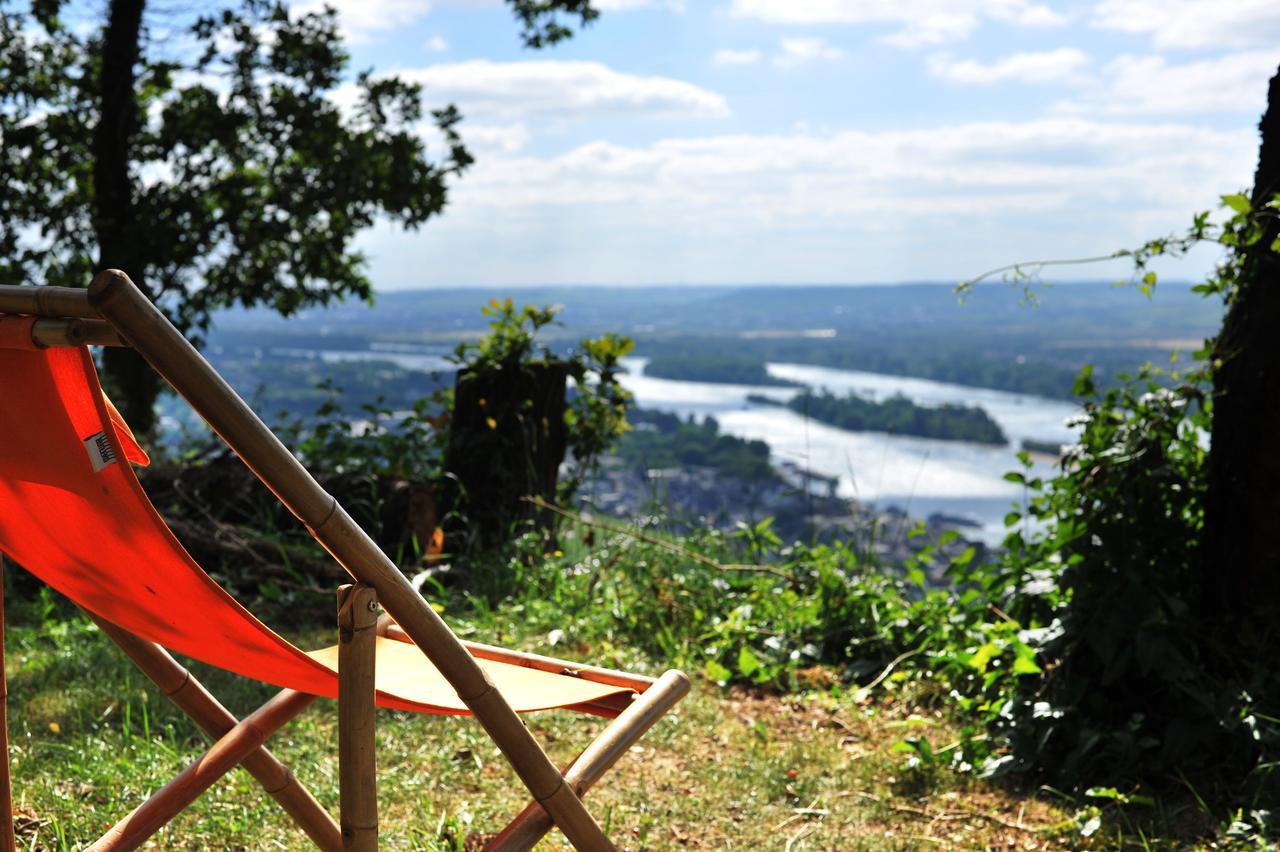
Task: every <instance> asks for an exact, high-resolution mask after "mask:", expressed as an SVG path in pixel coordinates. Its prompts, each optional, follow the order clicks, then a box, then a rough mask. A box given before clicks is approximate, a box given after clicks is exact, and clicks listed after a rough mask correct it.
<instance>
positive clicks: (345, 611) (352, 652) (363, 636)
mask: <svg viewBox="0 0 1280 852" xmlns="http://www.w3.org/2000/svg"><path fill="white" fill-rule="evenodd" d="M377 627H378V596H377V593H376V592H375V591H374V590H373V588H372V587H370V586H366V585H363V584H361V583H357V584H354V585H346V586H341V587H340V588H339V589H338V791H339V800H340V802H341V805H340V807H341V822H342V847H343V849H346V850H349V852H375V850H377V848H378V792H377V775H376V766H375V755H374V724H375V721H376V719H375V716H376V711H377V707H376V706H375V703H374V701H375V695H374V666H375V662H376V655H375V643H376V641H377V638H378V636H377Z"/></svg>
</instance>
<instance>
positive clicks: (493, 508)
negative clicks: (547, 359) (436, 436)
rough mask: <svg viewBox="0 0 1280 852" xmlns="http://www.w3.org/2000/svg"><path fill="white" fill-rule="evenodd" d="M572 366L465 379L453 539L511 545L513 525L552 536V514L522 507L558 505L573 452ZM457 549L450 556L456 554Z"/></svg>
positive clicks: (452, 442)
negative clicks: (569, 425)
mask: <svg viewBox="0 0 1280 852" xmlns="http://www.w3.org/2000/svg"><path fill="white" fill-rule="evenodd" d="M568 374H569V371H568V365H567V364H564V363H561V362H551V363H549V364H524V365H519V366H511V367H504V368H502V369H499V370H494V371H492V372H485V373H472V372H470V371H467V370H463V371H460V372H459V373H458V380H457V385H456V387H455V390H454V404H453V415H452V418H451V420H450V423H449V444H448V447H447V449H446V451H445V470H446V471H448V473H450V474H451V475H452V476H453V477H456V479H455V480H451V481H450V483H449V485H448V487H446V489H445V492H444V494H443V495H442V499H441V503H442V504H443V508H444V510H445V511H446V512H451V513H452V512H457V513H460V516H459V515H454V516H453V517H452V518H450V519H449V520H447V521H446V523H445V531H446V533H447V534H449V535H450V536H457V535H459V534H465V535H468V536H472V537H474V538H475V539H476V540H477V541H478V542H479V543H481V544H483V545H494V544H498V543H500V542H503V541H506V540H507V539H508V538H509V536H510V533H511V529H510V527H511V524H512V522H513V521H533V522H534V523H535V524H536V525H537V526H539V527H542V528H544V529H550V528H551V527H552V526H553V524H554V518H553V516H552V515H550V514H549V513H547V512H545V511H540V510H538V509H536V508H535V507H534V506H532V505H531V504H529V503H527V502H524V501H523V500H521V498H522V497H525V496H526V495H532V496H537V497H542V498H543V499H545V500H547V501H550V502H554V500H555V496H556V481H557V476H558V473H559V470H560V464H561V462H563V461H564V456H565V450H566V448H567V446H568V434H567V429H566V426H565V421H564V414H565V381H566V379H567V377H568ZM457 546H458V545H457V543H456V539H455V543H454V544H451V545H450V547H449V548H448V549H450V550H453V549H456V547H457Z"/></svg>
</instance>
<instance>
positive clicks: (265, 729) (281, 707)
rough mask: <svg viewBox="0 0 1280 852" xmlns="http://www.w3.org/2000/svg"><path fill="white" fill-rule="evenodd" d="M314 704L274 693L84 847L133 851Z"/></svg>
mask: <svg viewBox="0 0 1280 852" xmlns="http://www.w3.org/2000/svg"><path fill="white" fill-rule="evenodd" d="M315 700H316V697H315V696H314V695H308V694H307V693H305V692H295V691H294V690H292V689H285V690H282V691H280V692H278V693H276V695H275V696H274V697H273V698H271V700H269V701H268V702H267V703H266V704H263V705H262V706H261V707H259V708H258V709H257V710H255V711H254V712H252V713H250V714H249V715H248V716H246V717H245V718H244V719H243V721H241V722H239V723H238V724H237V725H236V726H235V727H234V728H232V729H231V730H230V731H227V733H226V735H225V736H223V737H222V738H221V739H220V740H218V741H217V742H216V743H214V744H213V745H212V746H211V747H210V748H209V750H208V751H206V752H205V753H204V755H202V756H201V757H200V759H199V760H197V761H195V762H194V763H192V764H191V765H189V766H188V767H187V768H186V769H184V770H182V771H181V772H180V773H178V774H177V775H176V776H175V777H174V779H173V780H172V781H170V782H169V783H168V784H166V785H164V786H163V787H161V788H160V789H159V790H157V791H156V792H155V793H154V794H152V796H151V798H149V799H147V800H146V801H145V802H143V803H142V804H141V805H139V806H138V807H137V808H135V809H134V811H133V813H131V814H129V815H128V816H127V817H125V818H124V819H122V820H120V822H118V823H116V824H115V825H113V826H112V827H111V828H110V829H108V830H107V833H106V834H104V835H102V837H100V838H98V840H97V841H96V842H95V843H94V844H93V845H92V846H90V847H89V848H90V849H92V850H96V851H97V852H105V850H113V852H117V850H128V849H137V848H138V847H139V846H141V845H142V844H143V843H145V842H146V841H147V839H148V838H150V837H151V835H153V834H155V833H156V832H157V831H159V830H160V829H161V828H162V827H163V826H164V825H165V823H167V822H169V820H171V819H173V818H174V817H175V816H177V815H178V814H179V813H181V812H182V810H183V808H185V807H187V806H188V805H190V804H191V803H192V802H194V801H195V800H196V799H197V798H198V797H199V796H200V794H201V793H203V792H204V791H205V790H207V789H209V787H210V786H212V784H213V782H215V781H217V780H218V779H219V778H221V777H222V776H223V775H226V774H227V773H228V772H230V771H231V770H232V769H234V768H235V766H236V764H238V763H240V762H241V761H242V760H244V759H245V758H246V757H247V756H249V755H250V754H252V753H253V752H254V751H255V750H256V749H258V748H259V747H260V746H261V745H262V743H263V742H264V741H265V740H266V739H267V737H269V736H271V735H272V734H274V733H275V732H276V731H277V730H279V729H280V726H281V725H284V724H285V723H286V722H288V721H289V720H290V719H292V718H293V717H294V716H297V715H298V714H299V713H301V712H302V711H303V710H305V709H306V708H307V707H308V706H309V705H310V704H311V702H313V701H315Z"/></svg>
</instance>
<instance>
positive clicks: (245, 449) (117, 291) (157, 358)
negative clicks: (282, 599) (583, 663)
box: [89, 270, 613, 852]
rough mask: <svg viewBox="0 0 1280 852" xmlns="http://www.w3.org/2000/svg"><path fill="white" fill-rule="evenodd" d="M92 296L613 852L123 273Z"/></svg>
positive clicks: (601, 846) (408, 596) (567, 823)
mask: <svg viewBox="0 0 1280 852" xmlns="http://www.w3.org/2000/svg"><path fill="white" fill-rule="evenodd" d="M89 302H90V304H91V305H92V306H93V307H95V308H96V309H98V311H99V312H100V313H101V314H102V316H103V317H104V318H105V319H107V320H108V321H109V322H110V323H111V324H112V325H113V326H114V327H115V328H116V330H117V331H119V332H120V333H121V335H122V336H123V337H125V338H126V339H127V340H128V341H129V342H130V343H131V344H132V345H133V347H134V349H135V350H136V351H138V352H139V353H140V354H141V355H142V356H143V357H144V358H146V359H147V361H148V362H150V364H151V366H152V367H153V368H155V369H156V371H157V372H159V373H160V375H162V376H163V377H164V378H165V379H166V380H167V381H168V382H169V384H170V385H172V386H173V388H174V389H175V390H176V391H177V392H178V393H179V394H181V395H182V396H183V397H184V398H185V399H186V400H187V402H188V403H190V404H191V407H192V408H194V409H195V410H196V412H197V413H199V414H200V416H201V417H203V418H204V419H205V421H206V422H207V423H208V424H209V426H210V427H212V429H213V430H214V431H215V432H217V433H218V435H220V436H221V437H222V439H223V440H224V441H225V442H226V443H227V445H228V446H229V447H231V449H232V450H234V451H235V452H236V454H237V455H239V456H240V458H241V459H242V460H243V461H244V462H245V464H246V465H248V467H249V468H250V469H251V470H252V471H253V472H254V473H255V474H256V475H257V476H258V478H259V479H261V480H262V482H263V483H264V484H265V485H266V486H267V487H268V488H270V489H271V490H272V492H274V493H275V495H276V496H277V497H278V498H279V499H280V501H281V502H282V503H283V504H284V505H285V506H286V507H287V508H288V509H289V510H290V511H291V512H293V514H294V515H295V516H297V517H298V519H299V520H301V521H302V522H303V523H304V524H306V526H307V528H308V530H309V531H310V532H311V534H312V535H313V536H314V537H315V538H316V540H317V541H319V542H320V543H321V544H322V545H323V546H324V547H325V549H326V550H328V551H329V553H330V554H332V555H333V557H334V558H335V559H336V560H337V561H338V563H339V564H341V565H342V566H343V567H344V568H345V569H346V570H347V571H348V573H350V574H351V576H352V577H354V578H355V579H357V580H359V581H361V582H363V583H366V584H368V585H370V586H373V587H374V588H375V589H377V592H378V600H380V601H381V602H382V605H383V606H384V607H385V608H386V610H387V612H389V613H390V614H391V616H392V618H394V619H395V620H396V622H397V623H399V624H400V626H401V627H403V628H404V629H405V632H406V633H407V634H408V635H409V636H410V638H412V639H413V642H414V644H415V645H417V646H418V647H419V648H420V649H421V650H422V652H423V653H424V654H426V655H427V657H428V658H429V659H430V660H431V662H432V663H433V664H434V665H435V667H436V668H437V669H439V670H440V673H441V674H442V675H443V676H444V677H445V679H446V680H448V681H449V683H450V684H451V685H452V686H453V688H454V691H455V692H457V694H458V697H459V698H460V699H461V700H462V701H463V703H465V704H466V705H467V707H468V709H470V710H471V712H472V713H473V714H474V715H475V717H476V719H477V720H478V721H479V722H480V724H481V725H482V726H483V727H484V729H485V730H486V731H487V732H488V734H489V736H490V737H491V738H492V739H493V741H494V743H495V744H496V745H497V746H498V748H499V749H500V750H501V751H502V753H503V754H504V755H506V758H507V760H508V762H510V763H511V765H512V767H513V768H514V769H515V771H516V774H517V775H519V776H520V780H521V781H522V782H523V783H524V785H525V786H526V787H527V788H528V790H529V792H530V793H531V794H532V795H533V798H534V799H535V800H536V801H538V802H541V803H542V804H543V806H544V807H546V809H547V810H548V811H549V812H550V813H551V814H552V816H553V817H554V819H555V822H556V825H557V826H559V828H560V830H561V831H563V832H564V834H565V836H566V837H567V838H568V839H569V842H570V843H572V844H573V845H574V847H576V848H577V849H580V850H586V852H597V851H598V850H599V852H608V851H609V850H613V844H611V843H610V842H609V840H608V838H606V837H605V836H604V833H603V832H602V831H601V830H600V826H599V825H597V824H596V821H595V820H594V819H593V818H592V816H591V814H589V813H588V812H587V809H586V808H585V807H584V806H583V804H582V801H581V800H580V799H579V798H578V797H577V795H575V794H574V792H573V791H572V790H571V789H570V788H569V786H568V785H567V784H566V783H565V781H564V777H563V776H561V774H560V772H559V771H558V770H557V769H556V767H555V765H554V764H553V763H552V762H551V760H550V758H548V757H547V755H546V753H545V752H544V751H543V750H542V747H541V746H540V745H539V744H538V742H537V740H536V739H534V737H533V734H532V733H530V731H529V730H528V729H527V728H526V727H525V726H524V723H523V722H521V721H520V717H519V716H517V715H516V713H515V711H514V710H512V709H511V705H510V704H508V703H507V702H506V699H504V698H503V697H502V695H501V694H499V692H498V691H497V689H495V688H494V686H493V684H492V683H491V682H490V681H489V679H488V678H487V677H486V676H485V674H484V671H483V670H482V669H481V668H480V666H479V664H477V663H476V661H475V659H474V658H473V657H472V656H471V654H470V653H468V652H467V649H466V648H464V647H463V646H462V644H461V643H460V642H459V641H458V637H457V636H455V635H454V633H453V631H452V630H450V629H449V626H448V625H447V624H445V623H444V620H443V619H441V618H440V616H439V615H438V614H437V613H436V612H435V610H433V609H432V608H431V607H430V606H428V605H427V602H426V601H425V600H423V598H422V595H420V594H418V592H417V591H416V590H415V589H414V588H413V587H412V586H411V585H410V584H409V581H408V579H407V578H405V576H404V574H402V573H401V572H400V569H398V568H397V567H396V566H395V564H394V563H392V562H391V560H390V559H388V558H387V556H386V554H384V553H383V552H382V551H381V550H380V549H379V548H378V546H377V545H376V544H375V543H374V542H373V540H372V539H371V538H369V536H368V535H367V534H366V533H365V532H364V530H362V529H360V527H359V526H358V525H357V524H356V523H355V521H353V520H352V519H351V516H350V515H348V514H347V512H346V510H344V509H343V508H342V507H341V506H339V505H338V502H337V501H336V500H335V499H334V498H333V496H332V495H331V494H329V493H327V492H326V491H325V490H324V489H323V488H321V487H320V486H319V484H318V483H316V481H315V480H314V479H313V478H312V477H311V475H310V474H309V473H307V471H306V468H304V467H303V466H302V464H301V463H300V462H299V461H298V460H297V459H296V458H295V457H294V456H293V454H292V453H290V452H289V450H287V449H286V448H285V446H284V445H283V444H281V443H280V440H279V439H278V438H277V437H276V436H275V435H274V434H273V433H272V432H271V430H270V429H268V428H267V427H266V425H264V424H263V423H262V421H261V420H259V419H258V417H257V415H255V414H254V413H253V411H252V410H251V409H250V408H249V406H247V405H246V404H245V402H244V400H242V399H240V397H239V396H237V395H236V393H235V391H233V390H232V389H231V387H230V386H229V385H228V384H227V383H226V381H225V380H223V378H222V377H221V376H219V375H218V374H217V372H216V371H215V370H214V369H213V368H212V367H210V366H209V364H208V362H207V361H205V360H204V358H202V357H201V356H200V353H199V352H197V351H196V349H195V347H193V346H192V345H191V343H190V342H188V341H187V339H186V338H184V337H183V336H182V335H181V334H179V333H178V331H177V329H175V328H174V327H173V325H172V324H170V323H169V321H168V320H167V319H166V318H165V317H164V315H163V314H161V313H160V311H159V310H158V309H157V308H156V307H155V306H154V305H153V304H151V302H150V301H149V300H148V299H147V298H146V296H144V295H143V294H142V292H141V291H140V290H138V288H137V287H136V286H134V284H133V282H132V281H130V280H129V277H128V276H127V275H125V274H124V273H123V272H120V271H118V270H106V271H105V272H101V273H99V274H98V275H97V276H96V277H95V278H94V280H93V283H92V284H91V285H90V287H89Z"/></svg>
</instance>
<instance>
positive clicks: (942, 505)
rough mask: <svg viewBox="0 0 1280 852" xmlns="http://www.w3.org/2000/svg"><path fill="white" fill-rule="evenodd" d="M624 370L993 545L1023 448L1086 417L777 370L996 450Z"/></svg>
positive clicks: (664, 404) (868, 498)
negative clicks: (911, 405) (897, 396)
mask: <svg viewBox="0 0 1280 852" xmlns="http://www.w3.org/2000/svg"><path fill="white" fill-rule="evenodd" d="M321 357H323V358H324V359H325V360H334V361H336V360H348V359H377V360H385V361H392V362H394V363H397V364H400V365H401V366H403V367H406V368H409V369H414V370H424V371H427V372H437V371H441V370H446V369H452V368H453V365H452V364H450V363H449V362H447V361H445V360H444V359H442V358H440V357H438V356H433V355H424V354H418V353H410V352H398V351H376V352H324V353H321ZM624 363H625V365H626V366H627V369H628V374H627V375H626V376H624V377H623V379H622V383H623V385H624V386H625V387H626V388H627V389H628V390H629V391H631V393H632V394H634V395H635V399H636V403H637V404H638V405H640V406H642V407H644V408H656V409H662V410H666V411H674V412H677V413H679V414H682V415H686V416H688V415H693V416H696V417H699V418H702V417H706V416H712V417H715V418H716V420H717V421H718V422H719V424H720V428H721V429H722V430H723V431H724V432H727V433H729V434H731V435H736V436H738V437H741V438H749V439H759V440H762V441H764V442H765V443H767V444H768V445H769V449H770V451H771V452H772V454H773V456H774V459H775V461H779V462H781V461H790V462H794V463H795V464H797V465H799V466H801V467H804V468H807V469H809V470H812V471H814V472H816V473H820V474H823V475H824V476H831V477H837V478H838V480H839V484H838V486H837V489H838V493H839V494H841V495H842V496H845V497H849V498H853V499H857V500H861V501H864V502H868V503H873V504H875V505H877V506H880V507H888V506H897V507H899V508H902V509H904V510H906V511H908V512H909V513H910V514H912V515H915V516H918V517H924V516H927V515H930V514H932V513H934V512H943V513H945V514H948V515H953V516H958V517H963V518H966V519H968V520H970V521H971V522H972V523H974V524H976V526H975V527H974V528H972V529H971V530H970V531H969V532H968V534H969V535H970V536H971V537H973V538H978V539H981V540H983V541H985V542H987V543H989V544H995V543H998V542H999V540H1000V539H1001V537H1002V536H1003V533H1004V529H1005V528H1004V516H1005V515H1006V514H1007V513H1008V512H1009V510H1010V509H1011V508H1013V506H1014V504H1015V503H1016V502H1020V501H1021V500H1022V499H1023V498H1024V497H1025V495H1024V493H1023V489H1022V487H1021V486H1019V485H1017V484H1015V483H1011V482H1008V481H1006V480H1005V479H1004V478H1003V477H1004V474H1005V473H1007V472H1008V471H1010V470H1014V469H1017V468H1018V467H1019V462H1018V460H1017V458H1016V457H1015V455H1016V453H1017V450H1018V448H1019V447H1020V446H1021V444H1022V440H1023V439H1024V438H1030V439H1033V440H1039V441H1054V442H1061V443H1069V442H1070V441H1072V440H1073V439H1074V432H1073V430H1072V428H1071V427H1069V426H1067V425H1066V421H1067V419H1068V418H1070V417H1071V416H1072V415H1074V414H1077V413H1079V409H1078V408H1077V407H1076V406H1074V405H1072V404H1071V403H1068V402H1063V401H1060V400H1051V399H1044V398H1041V397H1034V396H1024V395H1021V394H1014V393H1007V392H1004V391H996V390H987V389H983V388H973V387H967V386H964V385H953V384H948V383H945V382H934V381H929V380H926V379H909V378H902V377H900V376H887V375H882V374H879V373H863V372H859V371H857V370H838V369H833V368H828V367H814V366H809V365H804V364H769V365H768V371H769V374H770V375H773V376H777V377H778V378H781V379H790V380H792V381H797V382H802V383H804V384H806V385H809V386H811V387H813V388H815V389H821V388H827V389H829V390H831V391H832V392H834V393H838V394H845V393H848V392H850V391H853V392H857V393H858V394H860V395H862V396H868V397H872V398H876V399H883V398H884V397H886V396H889V395H892V394H894V393H901V394H903V395H904V396H906V397H908V398H909V399H912V400H914V401H916V402H919V403H922V404H925V405H941V404H943V403H958V404H963V405H978V406H981V407H982V408H984V409H986V411H987V413H989V414H990V415H991V417H992V418H993V419H994V420H995V421H996V422H997V423H999V424H1000V428H1001V429H1003V430H1004V432H1005V434H1006V435H1007V436H1008V437H1009V440H1010V444H1009V445H1008V446H1005V447H993V446H988V445H982V444H971V443H966V442H963V441H939V440H934V439H930V438H914V437H906V436H901V435H889V434H885V433H883V432H846V431H844V430H842V429H836V428H834V427H831V426H827V425H825V424H822V423H819V422H817V421H814V420H811V419H807V418H805V417H803V416H802V415H800V414H797V413H795V412H793V411H790V410H789V409H786V408H782V407H779V406H771V405H758V404H753V403H750V402H748V401H747V396H748V395H750V394H762V395H765V396H769V397H772V398H774V399H778V400H786V399H788V398H790V397H791V396H793V395H794V394H796V393H797V392H798V391H797V390H796V389H793V388H781V387H753V386H746V385H727V384H716V383H709V382H685V381H676V380H672V379H659V378H653V377H650V376H646V375H644V373H643V370H644V365H645V363H646V359H644V358H627V359H625V360H624ZM1034 472H1035V473H1036V474H1037V475H1040V476H1047V475H1051V474H1052V472H1053V470H1052V466H1051V465H1050V464H1049V463H1047V462H1046V461H1044V460H1038V461H1036V462H1035V466H1034Z"/></svg>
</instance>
